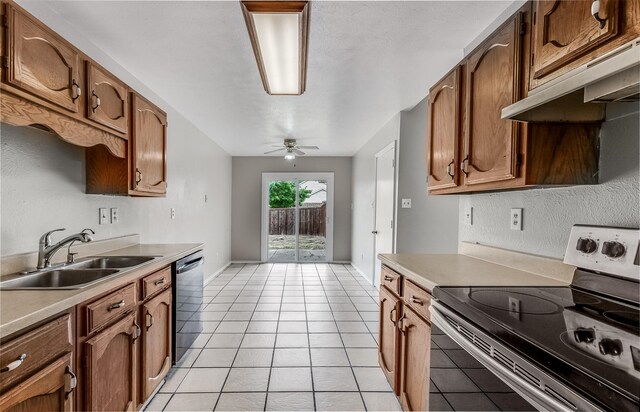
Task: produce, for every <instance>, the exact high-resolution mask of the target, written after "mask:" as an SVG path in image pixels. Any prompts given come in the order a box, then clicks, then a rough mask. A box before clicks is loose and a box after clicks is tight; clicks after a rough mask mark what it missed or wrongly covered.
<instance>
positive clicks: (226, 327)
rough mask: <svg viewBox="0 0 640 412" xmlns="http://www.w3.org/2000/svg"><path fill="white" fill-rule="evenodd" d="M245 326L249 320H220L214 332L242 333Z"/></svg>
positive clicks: (245, 328)
mask: <svg viewBox="0 0 640 412" xmlns="http://www.w3.org/2000/svg"><path fill="white" fill-rule="evenodd" d="M247 326H249V322H246V321H244V322H243V321H229V322H220V325H219V326H218V328H217V329H216V333H244V332H245V330H247Z"/></svg>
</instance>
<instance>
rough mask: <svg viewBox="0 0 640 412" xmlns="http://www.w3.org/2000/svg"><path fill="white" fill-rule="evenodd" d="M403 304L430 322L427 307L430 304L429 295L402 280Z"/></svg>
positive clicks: (407, 281)
mask: <svg viewBox="0 0 640 412" xmlns="http://www.w3.org/2000/svg"><path fill="white" fill-rule="evenodd" d="M403 290H404V297H403V298H402V299H403V300H404V303H405V304H406V305H408V306H409V307H411V309H413V310H415V311H416V313H417V314H418V315H420V316H422V317H423V318H425V319H426V320H428V321H431V316H430V315H429V305H430V304H431V294H430V293H429V292H427V291H426V290H424V289H422V288H421V287H419V286H417V285H416V284H414V283H412V282H411V281H410V280H407V279H405V280H404V286H403Z"/></svg>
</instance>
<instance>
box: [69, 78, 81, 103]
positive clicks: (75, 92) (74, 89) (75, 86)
mask: <svg viewBox="0 0 640 412" xmlns="http://www.w3.org/2000/svg"><path fill="white" fill-rule="evenodd" d="M71 91H72V92H73V95H72V96H71V101H72V102H75V101H76V100H78V97H80V96H82V88H81V87H80V85H79V84H78V83H76V79H73V81H72V82H71Z"/></svg>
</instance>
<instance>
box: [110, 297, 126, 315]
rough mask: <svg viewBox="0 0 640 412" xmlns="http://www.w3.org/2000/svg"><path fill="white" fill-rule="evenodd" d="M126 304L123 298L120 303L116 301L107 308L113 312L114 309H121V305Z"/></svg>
mask: <svg viewBox="0 0 640 412" xmlns="http://www.w3.org/2000/svg"><path fill="white" fill-rule="evenodd" d="M123 306H124V299H122V300H121V301H120V302H118V303H114V304H112V305H109V307H108V308H107V311H109V312H111V311H112V310H114V309H120V308H121V307H123Z"/></svg>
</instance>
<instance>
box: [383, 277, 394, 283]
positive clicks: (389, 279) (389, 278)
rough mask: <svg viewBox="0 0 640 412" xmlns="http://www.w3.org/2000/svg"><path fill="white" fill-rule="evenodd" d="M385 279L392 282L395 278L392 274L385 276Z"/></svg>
mask: <svg viewBox="0 0 640 412" xmlns="http://www.w3.org/2000/svg"><path fill="white" fill-rule="evenodd" d="M384 280H386V281H387V282H391V281H392V280H393V278H392V277H391V276H387V275H385V276H384Z"/></svg>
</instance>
